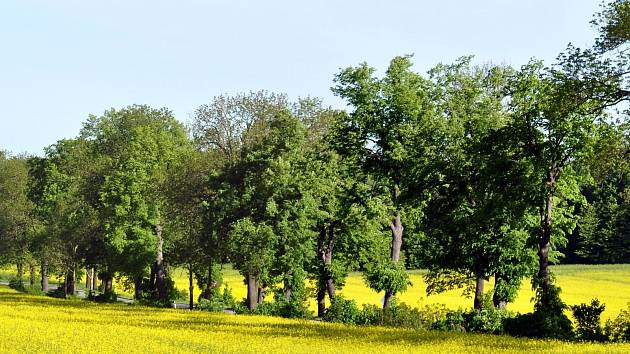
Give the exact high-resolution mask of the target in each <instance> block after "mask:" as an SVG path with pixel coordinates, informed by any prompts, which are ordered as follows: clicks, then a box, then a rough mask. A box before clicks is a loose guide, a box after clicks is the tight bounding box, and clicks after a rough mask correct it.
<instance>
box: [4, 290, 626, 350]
mask: <svg viewBox="0 0 630 354" xmlns="http://www.w3.org/2000/svg"><path fill="white" fill-rule="evenodd" d="M96 352H98V353H200V352H203V353H353V354H357V353H422V352H430V353H479V352H493V353H517V352H549V353H571V354H574V353H629V352H630V344H606V345H604V344H577V343H564V342H558V341H541V340H529V339H519V338H511V337H505V336H492V335H480V334H462V333H446V332H436V331H414V330H407V329H392V328H379V327H353V326H344V325H337V324H329V323H319V322H313V321H298V320H288V319H281V318H273V317H264V316H240V315H239V316H235V315H228V314H211V313H206V312H199V311H193V312H189V311H185V310H175V309H155V308H147V307H142V306H129V305H123V304H95V303H91V302H88V301H84V300H60V299H53V298H48V297H44V296H35V295H28V294H22V293H18V292H16V291H14V290H12V289H9V288H7V287H6V286H0V353H96Z"/></svg>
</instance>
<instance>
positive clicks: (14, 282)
mask: <svg viewBox="0 0 630 354" xmlns="http://www.w3.org/2000/svg"><path fill="white" fill-rule="evenodd" d="M9 287H10V288H12V289H15V290H17V291H24V281H22V280H21V279H17V278H11V279H9Z"/></svg>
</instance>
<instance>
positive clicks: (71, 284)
mask: <svg viewBox="0 0 630 354" xmlns="http://www.w3.org/2000/svg"><path fill="white" fill-rule="evenodd" d="M75 282H76V273H75V271H74V267H72V268H71V269H68V271H67V272H66V279H65V284H64V285H65V287H66V290H65V294H66V296H68V295H74V292H75Z"/></svg>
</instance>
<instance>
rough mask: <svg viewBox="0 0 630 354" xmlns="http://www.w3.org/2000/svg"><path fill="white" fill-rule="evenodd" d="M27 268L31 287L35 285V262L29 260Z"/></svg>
mask: <svg viewBox="0 0 630 354" xmlns="http://www.w3.org/2000/svg"><path fill="white" fill-rule="evenodd" d="M28 270H29V283H30V284H31V287H32V286H34V285H35V263H33V262H29V264H28Z"/></svg>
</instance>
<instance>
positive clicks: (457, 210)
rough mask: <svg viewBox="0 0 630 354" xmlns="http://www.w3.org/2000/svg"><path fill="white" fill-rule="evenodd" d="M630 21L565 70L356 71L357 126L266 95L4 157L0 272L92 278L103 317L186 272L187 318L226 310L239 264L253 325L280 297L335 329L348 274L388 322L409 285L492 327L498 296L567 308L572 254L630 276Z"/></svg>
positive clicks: (92, 130) (150, 115) (115, 114)
mask: <svg viewBox="0 0 630 354" xmlns="http://www.w3.org/2000/svg"><path fill="white" fill-rule="evenodd" d="M629 8H630V7H629V6H628V4H627V2H625V1H616V2H613V3H610V4H608V5H605V6H604V7H603V8H602V12H601V13H599V14H597V15H596V17H595V20H594V23H595V24H596V26H597V28H598V30H599V33H600V37H598V38H597V40H596V43H595V45H594V46H593V47H592V48H587V49H580V48H576V47H573V46H568V47H567V49H566V50H565V52H563V53H561V54H560V55H559V57H558V59H557V61H556V63H555V64H553V65H552V66H550V67H545V66H543V64H542V63H541V62H539V61H535V60H532V61H531V62H529V63H528V64H526V65H524V66H523V67H521V68H520V69H518V70H516V69H513V68H510V67H507V66H503V65H492V64H487V65H483V66H475V65H473V64H472V63H471V60H472V58H471V57H463V58H461V59H459V60H457V61H456V62H455V63H453V64H440V65H437V66H436V67H434V68H433V69H431V70H430V71H429V72H428V73H427V74H426V75H421V74H419V73H417V72H415V71H414V70H412V61H411V59H412V58H411V57H410V56H402V57H396V58H394V59H393V60H392V61H391V62H390V65H389V67H388V69H387V71H386V72H385V73H384V75H382V76H379V75H377V74H376V72H375V69H373V68H371V67H370V66H368V65H367V64H365V63H364V64H360V65H358V66H356V67H348V68H346V69H343V70H341V71H340V72H339V73H338V74H337V75H336V76H335V79H334V84H333V85H334V86H333V92H334V93H335V94H336V95H338V96H339V97H341V98H342V99H344V100H345V101H346V103H347V104H348V110H347V111H343V110H335V109H331V108H327V107H325V106H323V105H322V103H321V102H320V101H319V100H317V99H312V98H305V99H299V100H297V102H292V101H290V100H289V99H288V98H287V96H285V95H279V94H272V93H268V92H264V91H261V92H252V93H248V94H239V95H234V96H218V97H215V98H214V99H212V100H211V102H209V103H208V104H205V105H202V106H200V107H198V108H197V109H196V110H195V111H194V114H193V122H192V124H191V125H190V126H189V127H185V126H184V125H182V123H180V122H179V121H177V120H176V119H175V118H174V117H173V115H172V112H171V111H169V110H168V109H154V108H151V107H148V106H139V105H134V106H129V107H126V108H122V109H112V110H109V111H106V112H105V113H104V114H103V115H101V116H90V117H89V118H88V120H87V121H86V122H85V123H84V124H83V128H82V129H81V131H80V132H79V134H78V136H77V137H75V138H71V139H64V140H60V141H58V142H57V143H55V144H53V145H51V146H49V147H48V148H47V149H46V151H45V155H44V156H43V157H27V156H21V155H20V156H10V155H7V154H4V153H3V154H2V155H0V193H1V194H0V196H1V197H0V264H16V265H17V269H18V281H19V282H22V281H23V277H25V275H24V274H25V273H29V274H31V277H30V282H31V284H33V283H35V282H36V280H35V279H34V274H35V273H36V269H37V270H39V274H41V279H40V281H41V286H42V288H43V289H44V290H47V284H48V279H47V277H48V274H59V275H61V276H62V277H63V279H64V284H63V285H64V286H63V291H64V293H65V294H72V293H74V291H75V288H76V286H75V283H76V282H77V279H79V275H80V274H81V273H83V272H85V276H86V277H87V278H88V279H87V284H88V288H89V289H91V290H92V289H94V290H95V288H94V284H96V279H100V280H101V282H102V288H101V290H102V292H103V295H100V296H102V297H105V298H108V297H111V296H113V285H112V284H113V279H114V278H115V277H121V278H122V279H124V280H125V282H126V283H127V284H128V286H129V288H130V289H133V290H134V293H135V297H136V298H137V299H145V300H146V299H148V300H151V301H157V302H159V303H167V302H168V301H169V298H170V297H171V296H172V294H173V293H174V286H173V282H172V280H170V278H169V268H170V269H172V268H173V267H183V268H185V269H187V270H188V272H189V274H190V281H191V287H190V290H191V291H190V296H191V298H190V301H191V303H192V301H193V298H192V296H193V294H192V289H193V287H192V282H193V280H196V281H197V283H198V284H199V286H200V287H201V288H202V289H204V292H203V294H201V296H202V297H203V298H212V297H213V296H216V295H218V287H219V285H220V284H219V280H220V274H219V272H220V267H219V266H220V265H221V264H224V263H228V262H229V263H231V264H232V265H233V266H234V267H235V268H236V269H238V270H239V272H240V273H241V274H242V275H243V278H244V281H245V283H246V284H247V298H246V305H247V307H248V308H249V309H250V310H253V309H255V308H256V306H257V305H258V304H260V303H262V302H264V301H266V300H265V299H266V297H268V296H270V295H274V296H275V301H276V302H277V303H282V304H283V306H286V308H287V309H288V312H289V313H299V312H300V311H305V309H306V305H305V303H306V299H307V298H308V297H310V296H314V297H316V298H317V301H318V304H319V307H318V312H319V315H323V314H324V312H325V301H324V300H325V298H326V296H328V297H329V298H330V299H331V300H332V299H334V298H335V292H336V290H337V289H339V288H341V287H343V284H344V279H345V278H346V276H347V274H348V272H349V271H351V270H361V271H362V272H363V273H364V275H365V280H366V282H367V284H368V285H369V286H370V287H371V288H372V289H374V290H376V291H383V292H384V298H383V306H384V307H385V308H386V307H388V306H390V304H391V302H392V299H393V298H394V297H395V296H396V294H398V293H401V292H403V291H405V289H406V287H407V286H408V285H409V280H408V277H407V275H406V272H405V269H406V268H423V269H427V270H428V273H427V275H426V280H427V282H428V284H429V287H428V291H429V292H430V293H432V292H433V293H434V292H441V291H444V290H447V289H452V288H464V289H467V290H469V291H470V292H472V293H474V307H475V308H476V309H480V308H481V307H482V306H483V294H484V290H485V289H484V281H485V280H488V279H490V278H493V279H494V289H493V303H494V306H496V307H498V308H504V307H505V306H506V305H507V303H508V302H509V301H511V300H512V299H513V298H514V296H515V294H516V291H517V289H518V287H519V285H520V283H521V282H522V280H523V279H524V278H525V277H529V276H531V277H533V279H534V286H535V287H536V289H538V294H539V295H538V303H539V304H540V306H539V307H538V308H543V309H544V308H547V309H549V308H554V307H553V303H554V301H556V300H557V299H556V296H557V289H556V288H555V287H554V286H553V282H552V277H551V275H550V273H549V264H551V263H555V262H560V261H561V260H562V259H563V255H562V254H563V253H564V254H566V256H567V258H566V259H567V260H570V261H573V262H576V261H579V262H588V263H617V262H628V261H629V260H630V238H629V237H628V235H629V230H628V226H630V225H629V221H630V218H629V216H630V210H629V209H628V197H629V195H630V194H629V192H628V178H629V173H630V169H629V165H628V161H629V160H628V153H629V140H628V138H629V136H628V132H629V130H628V124H627V112H626V111H625V110H624V109H625V106H624V102H626V101H628V99H629V98H630V93H629V92H628V91H627V89H626V88H625V87H626V86H625V84H626V79H627V75H628V73H630V61H629V60H628V56H627V53H626V51H625V49H626V48H627V39H628V38H629V36H630V32H628V31H627V30H626V28H627V27H626V26H625V24H626V22H625V21H628V19H630V16H629V15H628V14H630V11H629V10H628V9H629ZM567 241H568V242H567ZM308 280H311V281H312V284H314V289H310V288H309V287H308V284H309V282H308Z"/></svg>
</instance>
